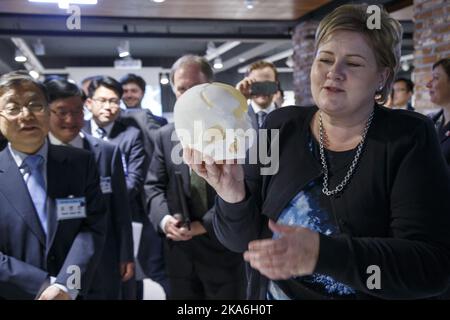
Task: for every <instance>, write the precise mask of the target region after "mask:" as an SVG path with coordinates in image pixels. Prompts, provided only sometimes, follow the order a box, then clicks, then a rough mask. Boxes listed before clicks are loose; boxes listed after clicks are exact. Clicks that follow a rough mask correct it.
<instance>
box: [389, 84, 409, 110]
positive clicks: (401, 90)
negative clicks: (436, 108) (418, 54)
mask: <svg viewBox="0 0 450 320" xmlns="http://www.w3.org/2000/svg"><path fill="white" fill-rule="evenodd" d="M392 93H393V96H392V108H393V109H403V110H409V111H414V108H413V106H412V104H411V98H412V96H413V94H414V82H412V81H411V80H409V79H406V78H398V79H397V80H395V81H394V84H393V85H392Z"/></svg>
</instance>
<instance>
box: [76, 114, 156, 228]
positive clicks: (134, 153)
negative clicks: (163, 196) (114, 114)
mask: <svg viewBox="0 0 450 320" xmlns="http://www.w3.org/2000/svg"><path fill="white" fill-rule="evenodd" d="M83 130H84V131H85V132H87V133H88V134H91V122H90V121H86V122H85V126H84V128H83ZM108 139H109V142H110V143H112V144H114V145H116V146H118V147H119V149H120V152H121V154H122V163H123V167H124V172H125V179H126V182H127V190H128V197H129V201H130V207H131V214H132V218H133V221H142V219H143V217H144V216H145V212H144V205H143V201H144V198H143V186H144V179H145V174H146V172H147V169H148V161H147V156H146V154H145V150H144V141H143V138H142V133H141V132H140V130H139V129H137V128H134V127H127V126H126V125H125V124H124V123H122V122H121V121H115V122H114V126H113V127H112V130H111V132H110V134H109V135H108Z"/></svg>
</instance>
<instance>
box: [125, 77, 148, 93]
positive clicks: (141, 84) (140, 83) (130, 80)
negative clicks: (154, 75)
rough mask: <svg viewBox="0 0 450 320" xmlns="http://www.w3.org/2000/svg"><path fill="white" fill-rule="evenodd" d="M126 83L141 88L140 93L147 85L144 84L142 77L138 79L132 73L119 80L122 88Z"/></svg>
mask: <svg viewBox="0 0 450 320" xmlns="http://www.w3.org/2000/svg"><path fill="white" fill-rule="evenodd" d="M128 83H134V84H136V85H137V86H138V87H139V88H141V90H142V92H145V86H146V85H147V83H146V82H145V80H144V79H143V78H142V77H140V76H138V75H136V74H134V73H129V74H126V75H125V76H123V77H122V78H121V79H120V84H121V85H122V86H124V85H126V84H128Z"/></svg>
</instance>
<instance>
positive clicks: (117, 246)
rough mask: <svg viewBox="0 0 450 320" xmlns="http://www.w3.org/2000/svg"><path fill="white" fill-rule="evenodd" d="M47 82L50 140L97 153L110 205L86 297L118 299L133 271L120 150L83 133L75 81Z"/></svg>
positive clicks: (102, 185)
mask: <svg viewBox="0 0 450 320" xmlns="http://www.w3.org/2000/svg"><path fill="white" fill-rule="evenodd" d="M44 84H45V87H46V89H47V92H48V96H49V107H50V133H49V140H50V142H51V143H52V144H56V145H70V146H72V147H76V148H80V149H84V150H87V151H90V152H92V153H93V154H94V155H95V160H96V164H97V168H98V170H99V174H100V188H101V190H102V193H103V196H104V198H105V200H106V204H107V212H108V214H107V215H108V217H107V223H106V224H107V232H106V242H105V248H106V249H105V250H103V253H102V256H101V259H100V262H99V265H98V268H97V271H96V273H95V277H94V280H93V282H92V285H91V290H90V291H89V294H88V295H87V296H86V297H85V298H86V299H95V300H99V299H101V300H117V299H119V298H120V290H121V283H122V281H123V282H126V281H128V280H129V279H131V277H132V276H133V273H134V256H133V238H132V234H131V215H130V207H129V201H128V196H127V188H126V182H125V175H124V173H123V167H122V163H121V153H120V150H119V149H118V147H116V146H114V145H112V144H110V143H107V142H105V141H102V140H100V139H97V138H94V137H93V136H91V135H87V134H86V135H85V134H83V133H82V132H81V129H82V127H83V125H84V119H83V118H84V114H83V104H84V94H83V93H82V91H81V89H80V88H78V87H77V85H76V84H74V83H71V82H69V81H67V80H62V79H54V80H50V81H46V82H45V83H44Z"/></svg>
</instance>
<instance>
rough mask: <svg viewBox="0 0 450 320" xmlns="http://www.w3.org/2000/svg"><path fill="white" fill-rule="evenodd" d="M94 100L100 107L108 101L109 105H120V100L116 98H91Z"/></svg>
mask: <svg viewBox="0 0 450 320" xmlns="http://www.w3.org/2000/svg"><path fill="white" fill-rule="evenodd" d="M92 100H94V101H95V102H98V104H99V105H101V106H102V107H104V106H106V104H107V103H108V104H109V105H110V106H111V107H118V106H119V105H120V100H118V99H109V100H107V99H103V98H92Z"/></svg>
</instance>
